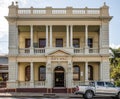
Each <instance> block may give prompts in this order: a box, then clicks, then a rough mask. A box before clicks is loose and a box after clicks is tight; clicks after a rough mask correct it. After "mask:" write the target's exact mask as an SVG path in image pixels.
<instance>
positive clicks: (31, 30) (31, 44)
mask: <svg viewBox="0 0 120 99" xmlns="http://www.w3.org/2000/svg"><path fill="white" fill-rule="evenodd" d="M30 38H31V42H30V53H31V54H33V25H31V26H30Z"/></svg>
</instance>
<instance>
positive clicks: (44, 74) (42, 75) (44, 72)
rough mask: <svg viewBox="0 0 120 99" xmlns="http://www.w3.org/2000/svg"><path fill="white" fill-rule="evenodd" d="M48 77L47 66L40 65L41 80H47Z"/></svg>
mask: <svg viewBox="0 0 120 99" xmlns="http://www.w3.org/2000/svg"><path fill="white" fill-rule="evenodd" d="M45 79H46V68H45V66H40V67H39V81H45Z"/></svg>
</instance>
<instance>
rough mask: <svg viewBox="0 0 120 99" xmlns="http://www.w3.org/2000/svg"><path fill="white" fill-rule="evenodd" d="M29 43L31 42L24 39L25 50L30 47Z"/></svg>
mask: <svg viewBox="0 0 120 99" xmlns="http://www.w3.org/2000/svg"><path fill="white" fill-rule="evenodd" d="M30 42H31V40H30V39H29V38H28V39H25V48H29V47H30Z"/></svg>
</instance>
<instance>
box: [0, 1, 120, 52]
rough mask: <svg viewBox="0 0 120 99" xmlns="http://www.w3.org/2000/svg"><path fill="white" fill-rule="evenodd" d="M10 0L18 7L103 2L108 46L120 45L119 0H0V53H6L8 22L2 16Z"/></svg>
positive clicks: (90, 5) (5, 13) (95, 3)
mask: <svg viewBox="0 0 120 99" xmlns="http://www.w3.org/2000/svg"><path fill="white" fill-rule="evenodd" d="M12 1H14V2H15V1H18V5H19V7H22V8H26V7H31V6H33V7H35V8H41V7H42V8H44V7H46V6H51V7H53V8H65V7H67V6H72V7H75V8H84V7H88V8H99V7H101V6H103V4H104V2H106V4H107V5H108V6H109V13H110V16H113V19H112V20H111V21H110V27H109V34H110V36H109V38H110V46H111V47H113V48H118V47H120V32H119V28H120V11H119V10H120V0H0V12H1V14H0V54H3V53H8V23H7V20H6V19H5V18H4V16H7V15H8V6H9V5H10V4H11V2H12Z"/></svg>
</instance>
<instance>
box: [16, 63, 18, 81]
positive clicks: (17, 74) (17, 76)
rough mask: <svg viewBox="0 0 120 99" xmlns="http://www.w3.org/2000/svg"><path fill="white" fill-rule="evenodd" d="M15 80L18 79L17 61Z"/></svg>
mask: <svg viewBox="0 0 120 99" xmlns="http://www.w3.org/2000/svg"><path fill="white" fill-rule="evenodd" d="M16 81H18V63H17V62H16Z"/></svg>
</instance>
